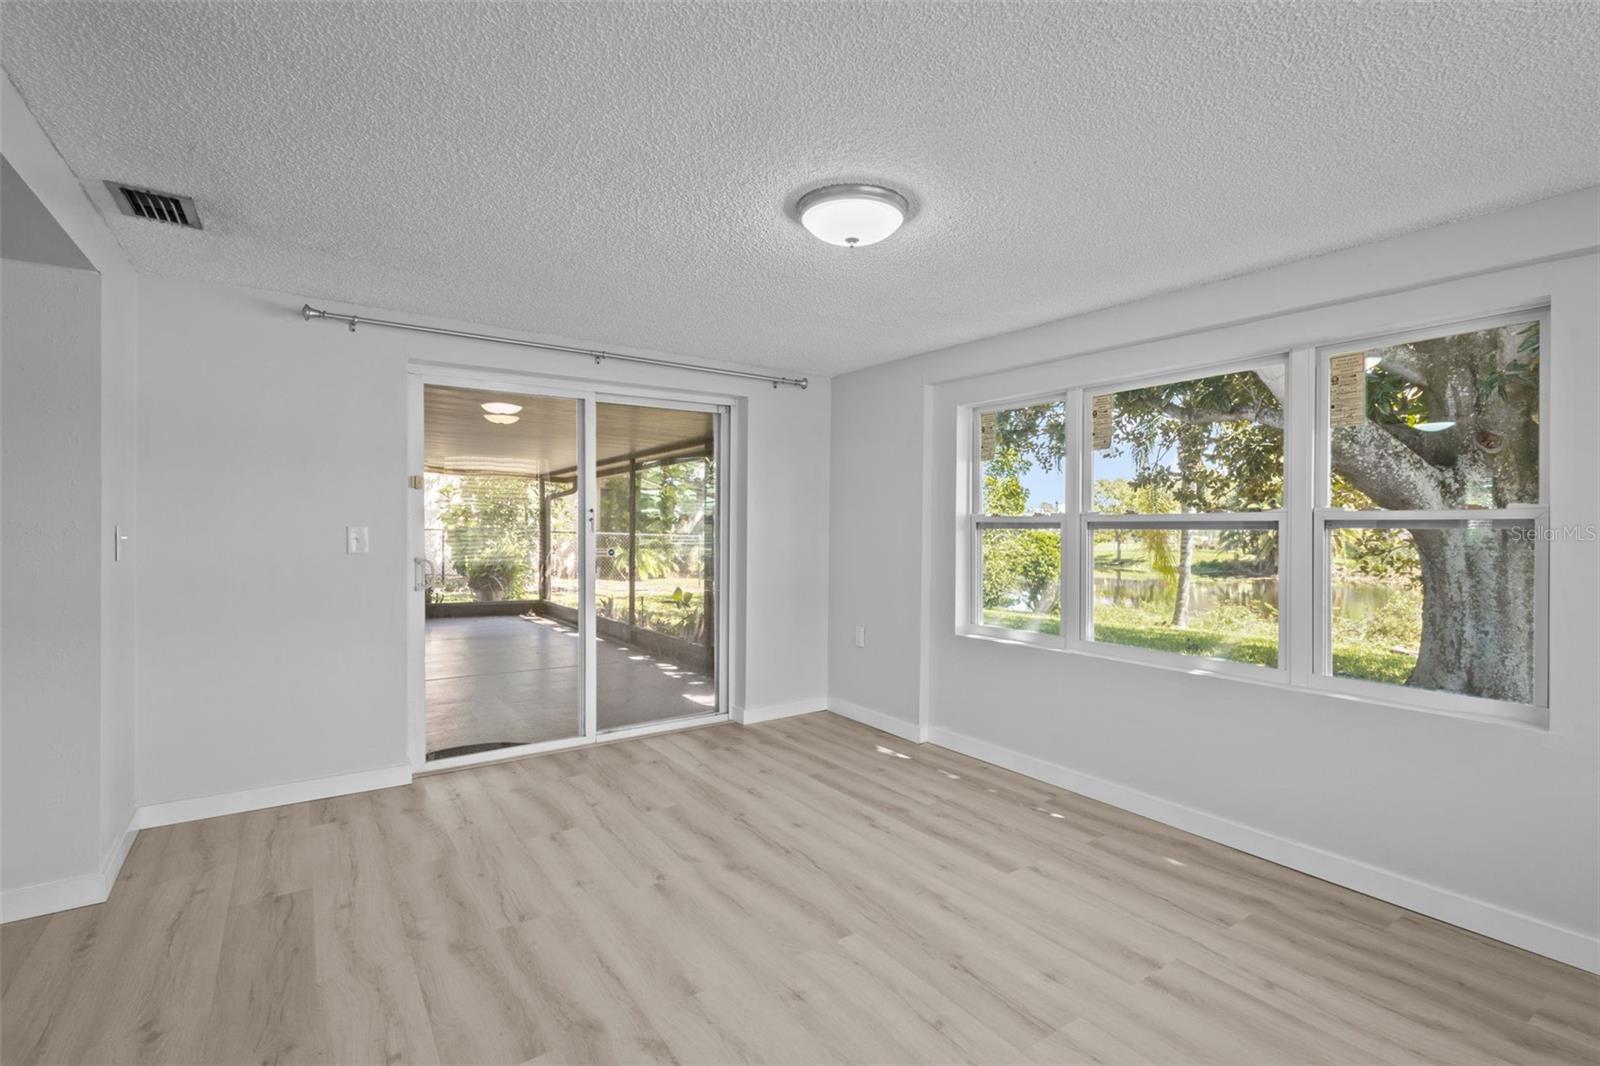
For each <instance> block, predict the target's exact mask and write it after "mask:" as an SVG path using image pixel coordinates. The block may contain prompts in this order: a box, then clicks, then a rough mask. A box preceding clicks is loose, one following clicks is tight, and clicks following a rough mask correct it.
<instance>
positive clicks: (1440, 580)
mask: <svg viewBox="0 0 1600 1066" xmlns="http://www.w3.org/2000/svg"><path fill="white" fill-rule="evenodd" d="M1539 347H1540V338H1539V327H1538V324H1537V323H1536V322H1535V323H1529V324H1527V325H1523V326H1520V327H1501V328H1496V329H1488V330H1477V331H1473V332H1469V333H1461V334H1455V335H1452V336H1447V337H1440V338H1435V339H1431V340H1425V341H1417V342H1412V343H1408V344H1402V345H1395V346H1391V347H1386V348H1381V349H1375V350H1373V351H1371V352H1368V353H1366V355H1367V367H1368V369H1367V375H1366V376H1367V420H1366V421H1365V422H1364V423H1362V424H1361V425H1358V426H1347V427H1340V428H1337V429H1335V430H1334V432H1333V434H1332V439H1331V461H1332V467H1333V475H1334V484H1333V486H1332V488H1333V493H1334V497H1335V499H1336V500H1339V501H1345V502H1352V503H1354V504H1355V505H1357V506H1362V505H1367V506H1376V507H1378V508H1382V509H1385V510H1471V509H1474V508H1490V507H1505V506H1508V505H1510V504H1516V503H1526V502H1533V501H1535V500H1537V499H1538V484H1539V452H1538V448H1539V425H1538V420H1539ZM1283 386H1284V382H1283V373H1282V370H1281V369H1274V370H1272V371H1264V372H1261V373H1254V372H1245V373H1237V374H1225V375H1217V376H1214V377H1210V378H1204V379H1200V380H1198V381H1189V382H1180V383H1175V384H1172V385H1163V386H1158V387H1156V388H1152V389H1140V390H1131V391H1129V392H1123V393H1119V394H1118V395H1117V398H1116V410H1115V419H1116V427H1117V438H1118V440H1119V441H1126V442H1128V444H1129V446H1131V447H1133V448H1134V449H1135V458H1136V462H1137V464H1138V466H1139V468H1140V475H1139V477H1136V478H1135V479H1134V480H1135V484H1139V483H1140V482H1141V481H1143V482H1145V483H1149V484H1154V483H1158V482H1159V483H1165V484H1169V485H1170V486H1171V487H1172V491H1173V492H1174V494H1175V495H1176V497H1177V499H1178V500H1179V503H1180V505H1181V506H1182V508H1183V509H1184V510H1191V509H1196V508H1198V507H1204V508H1205V509H1208V510H1213V509H1214V510H1224V509H1225V510H1248V509H1252V508H1259V507H1275V506H1278V503H1279V501H1281V498H1282V496H1281V492H1282V488H1281V477H1282V469H1281V463H1280V460H1279V457H1280V456H1281V454H1282V451H1281V449H1282V430H1283V413H1282V412H1283V406H1282V396H1283ZM1174 452H1175V453H1176V462H1175V463H1171V464H1169V463H1168V462H1166V460H1165V457H1166V456H1169V455H1171V454H1172V453H1174ZM1197 457H1198V459H1197ZM1409 532H1410V538H1411V541H1412V542H1413V544H1414V546H1415V551H1416V556H1417V560H1418V567H1419V571H1420V577H1421V585H1422V591H1423V600H1422V602H1423V607H1422V638H1421V645H1420V650H1419V653H1418V658H1417V663H1416V666H1415V668H1414V669H1413V670H1412V673H1411V676H1410V679H1409V682H1408V683H1409V684H1411V685H1414V686H1418V687H1423V688H1430V689H1444V690H1448V691H1457V692H1466V693H1470V694H1473V695H1477V696H1484V697H1488V698H1491V699H1502V700H1511V701H1515V702H1524V703H1525V702H1528V701H1530V700H1531V699H1532V698H1533V692H1532V678H1531V671H1530V670H1529V669H1528V664H1529V663H1530V662H1532V661H1533V653H1534V649H1533V645H1532V641H1533V623H1532V620H1533V595H1534V587H1535V586H1534V581H1533V566H1534V553H1533V552H1532V551H1531V550H1528V548H1527V546H1526V545H1527V542H1526V541H1522V542H1520V543H1519V542H1518V541H1517V539H1516V535H1515V534H1516V531H1494V530H1486V531H1479V530H1471V531H1463V530H1461V529H1427V528H1415V529H1411V530H1410V531H1409ZM1180 572H1181V571H1180Z"/></svg>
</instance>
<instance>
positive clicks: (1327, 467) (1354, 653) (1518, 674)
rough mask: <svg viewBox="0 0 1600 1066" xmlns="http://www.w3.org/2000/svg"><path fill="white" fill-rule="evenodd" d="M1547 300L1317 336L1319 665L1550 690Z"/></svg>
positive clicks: (1374, 681) (1399, 679)
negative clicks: (1469, 318) (1460, 317)
mask: <svg viewBox="0 0 1600 1066" xmlns="http://www.w3.org/2000/svg"><path fill="white" fill-rule="evenodd" d="M1547 317H1548V316H1547V314H1546V313H1545V312H1542V311H1541V312H1523V313H1521V314H1513V315H1503V316H1499V317H1497V318H1492V319H1485V320H1482V321H1477V322H1467V323H1460V324H1457V325H1453V326H1449V327H1446V328H1443V329H1432V330H1423V331H1417V332H1413V333H1405V334H1397V335H1392V336H1387V337H1375V338H1369V339H1366V340H1362V341H1357V342H1352V343H1346V344H1338V345H1333V346H1329V347H1325V348H1323V349H1321V350H1320V351H1318V353H1317V361H1318V371H1319V374H1318V377H1319V383H1320V388H1321V391H1322V397H1323V402H1321V403H1319V404H1318V408H1319V410H1320V411H1321V417H1320V419H1319V425H1318V469H1319V481H1320V485H1319V486H1318V493H1319V496H1320V499H1319V500H1318V504H1319V506H1318V507H1317V521H1316V528H1317V538H1318V542H1319V543H1318V545H1317V558H1318V575H1317V576H1318V581H1319V586H1320V587H1319V590H1318V591H1319V596H1318V602H1319V609H1318V612H1317V613H1318V617H1317V620H1316V624H1317V633H1318V639H1317V657H1318V661H1317V663H1316V673H1317V675H1318V677H1319V678H1325V679H1329V680H1331V681H1332V682H1334V684H1335V686H1336V687H1342V688H1347V689H1350V690H1352V691H1366V692H1369V693H1373V694H1378V695H1382V694H1384V689H1385V688H1387V689H1388V691H1389V692H1393V691H1394V687H1396V686H1403V687H1404V689H1405V690H1408V692H1409V693H1410V694H1411V696H1412V698H1413V700H1414V701H1415V702H1419V703H1422V704H1424V705H1435V706H1444V707H1448V706H1451V705H1459V703H1460V702H1461V701H1460V700H1459V698H1457V699H1452V698H1451V697H1472V698H1474V699H1476V700H1490V701H1495V702H1497V703H1499V704H1502V705H1512V706H1522V707H1529V708H1532V707H1538V706H1541V705H1544V704H1545V703H1546V699H1545V691H1544V688H1545V674H1546V669H1545V659H1544V657H1545V641H1544V633H1543V627H1544V625H1545V615H1546V611H1545V589H1546V579H1545V569H1546V566H1547V562H1546V560H1547V556H1548V543H1547V541H1546V539H1545V538H1544V536H1542V531H1543V530H1544V529H1545V528H1546V526H1547V522H1548V518H1549V508H1548V506H1547V500H1546V497H1545V484H1546V477H1545V466H1544V463H1543V462H1542V461H1541V455H1540V453H1541V442H1542V436H1543V425H1542V422H1541V419H1540V412H1541V410H1542V409H1543V407H1544V406H1545V405H1543V404H1542V403H1541V399H1542V396H1541V393H1542V390H1543V385H1542V382H1543V377H1542V376H1541V374H1540V356H1541V351H1540V349H1541V343H1542V339H1543V338H1544V337H1546V336H1548V335H1549V330H1548V328H1547Z"/></svg>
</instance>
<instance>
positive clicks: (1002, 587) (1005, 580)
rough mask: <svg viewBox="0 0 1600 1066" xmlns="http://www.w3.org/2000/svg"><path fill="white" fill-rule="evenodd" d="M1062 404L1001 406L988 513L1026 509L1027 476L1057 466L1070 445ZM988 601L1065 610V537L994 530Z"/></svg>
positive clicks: (987, 554)
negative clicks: (1061, 598)
mask: <svg viewBox="0 0 1600 1066" xmlns="http://www.w3.org/2000/svg"><path fill="white" fill-rule="evenodd" d="M1065 440H1066V437H1065V415H1064V411H1063V410H1062V405H1061V404H1059V403H1057V404H1047V405H1040V406H1038V407H1032V408H1020V409H1014V410H1010V411H1001V412H999V413H998V415H997V417H996V427H995V448H994V455H993V456H992V457H991V458H990V459H989V460H988V461H987V462H986V463H985V465H984V471H983V475H984V476H983V506H984V510H985V511H986V512H987V513H989V514H1023V513H1025V512H1026V511H1027V506H1028V493H1027V490H1026V489H1025V488H1024V487H1023V484H1022V476H1023V475H1024V474H1026V473H1027V472H1028V471H1029V470H1031V469H1032V468H1033V464H1035V463H1039V464H1040V465H1042V466H1044V467H1046V468H1047V469H1048V468H1050V467H1058V466H1060V464H1061V458H1062V454H1063V450H1064V446H1065ZM982 580H983V605H984V606H985V607H989V608H1006V607H1012V606H1015V605H1016V601H1017V599H1018V597H1019V596H1020V597H1021V600H1022V604H1021V606H1023V607H1026V609H1027V610H1028V611H1030V612H1034V613H1048V612H1051V611H1054V610H1059V609H1060V603H1059V602H1058V596H1057V593H1058V592H1059V590H1060V588H1061V540H1060V537H1059V534H1055V533H1052V532H1051V531H1048V530H1042V529H997V530H989V531H988V532H986V533H985V535H984V541H983V579H982Z"/></svg>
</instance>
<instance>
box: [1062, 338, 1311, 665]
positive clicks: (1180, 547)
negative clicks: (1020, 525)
mask: <svg viewBox="0 0 1600 1066" xmlns="http://www.w3.org/2000/svg"><path fill="white" fill-rule="evenodd" d="M1286 370H1287V362H1286V359H1284V358H1277V359H1272V360H1268V361H1266V362H1262V363H1256V364H1248V365H1243V366H1240V367H1238V368H1233V369H1226V370H1222V371H1219V372H1212V373H1207V374H1205V375H1204V376H1197V377H1192V378H1187V379H1183V380H1176V381H1173V380H1165V381H1157V382H1152V383H1149V384H1141V385H1136V386H1133V387H1119V388H1116V389H1114V390H1099V389H1091V390H1086V391H1085V393H1084V395H1083V404H1084V408H1085V409H1084V418H1083V425H1084V431H1085V432H1084V436H1085V438H1086V440H1085V444H1086V447H1085V455H1086V460H1085V467H1086V471H1085V473H1086V477H1085V479H1084V481H1085V488H1086V493H1085V495H1086V498H1085V499H1084V501H1083V513H1082V519H1081V521H1082V527H1081V528H1082V533H1081V538H1080V543H1081V544H1082V556H1083V560H1082V562H1083V579H1082V582H1081V583H1080V585H1079V588H1080V589H1081V596H1082V599H1081V602H1082V604H1083V618H1084V634H1083V635H1084V639H1085V640H1087V641H1090V642H1093V643H1095V644H1100V645H1115V646H1117V647H1119V648H1124V649H1130V650H1133V649H1138V650H1139V651H1141V652H1155V653H1158V654H1160V653H1167V654H1176V655H1183V656H1190V657H1199V658H1207V659H1218V660H1224V661H1227V662H1234V663H1248V664H1251V665H1253V666H1255V667H1265V668H1269V669H1277V668H1278V667H1279V665H1280V662H1281V656H1280V655H1279V644H1280V641H1279V630H1280V619H1279V612H1278V604H1279V596H1278V589H1279V578H1278V567H1279V555H1280V552H1279V545H1280V543H1281V540H1282V537H1283V528H1282V527H1283V469H1284V465H1283V454H1284V449H1283V441H1284V390H1285V383H1286V380H1287V373H1286ZM1135 654H1136V655H1138V652H1136V653H1135Z"/></svg>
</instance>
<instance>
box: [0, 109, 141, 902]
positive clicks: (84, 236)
mask: <svg viewBox="0 0 1600 1066" xmlns="http://www.w3.org/2000/svg"><path fill="white" fill-rule="evenodd" d="M0 151H3V152H4V154H5V157H6V160H7V161H8V162H10V163H11V165H12V166H13V167H14V168H15V170H16V172H17V174H18V176H20V177H21V178H22V179H23V181H25V182H26V183H27V185H28V188H29V189H30V190H31V191H32V192H33V194H34V196H35V197H37V199H38V201H39V202H40V203H41V204H42V205H43V206H44V208H45V209H46V210H47V211H48V212H49V214H50V216H51V218H52V219H53V220H54V223H55V224H56V225H58V226H59V227H60V228H61V230H62V231H63V232H64V233H65V235H66V237H67V238H68V239H70V241H71V243H73V244H75V245H76V246H77V248H78V249H79V250H80V251H81V252H82V253H83V254H84V255H85V256H86V257H87V259H88V260H89V262H90V263H91V264H92V265H93V267H94V269H95V271H97V272H98V274H99V280H98V297H97V303H98V312H97V314H96V315H95V316H94V317H95V319H96V321H97V329H98V340H97V348H96V360H97V366H96V370H95V375H94V379H93V381H92V382H88V383H87V388H88V389H89V391H88V392H85V393H80V394H78V395H77V396H76V397H75V401H74V402H75V403H76V409H77V411H78V412H79V413H80V416H81V417H85V418H89V419H92V420H95V421H97V423H98V432H97V447H98V452H97V454H96V455H95V456H94V461H93V464H92V469H93V470H94V480H95V481H96V495H95V496H94V497H93V503H94V507H95V510H96V514H95V530H94V536H93V537H92V538H90V539H88V540H86V541H85V542H83V544H82V545H80V546H79V554H77V555H75V557H74V560H75V565H76V567H77V569H78V570H79V571H80V572H83V573H95V574H97V575H98V578H97V582H98V584H97V588H96V590H95V593H94V595H92V596H90V597H88V598H87V599H86V600H84V601H83V602H81V603H80V605H79V610H80V612H81V616H82V618H83V619H85V620H87V621H86V624H91V625H93V626H95V627H96V628H97V629H98V634H99V636H98V661H97V662H93V663H88V662H85V663H84V664H83V670H82V676H84V677H93V678H96V679H97V682H98V690H97V695H96V699H97V702H98V735H97V737H96V738H95V742H94V744H92V745H90V746H89V747H88V748H87V749H86V751H87V752H88V754H89V758H90V760H91V761H90V762H89V763H87V764H83V765H80V766H78V767H77V769H78V770H79V771H81V773H82V775H83V776H80V777H74V778H71V779H64V780H62V781H61V782H59V785H60V787H62V788H70V789H73V790H75V792H76V793H77V794H78V795H79V796H81V797H85V798H87V799H88V801H89V802H91V803H93V804H95V807H96V811H97V815H96V818H95V819H94V822H93V825H92V827H89V828H87V829H83V827H76V826H75V827H73V829H72V831H73V832H74V833H76V832H78V831H79V830H80V829H82V831H84V832H87V833H88V834H89V835H88V839H87V842H86V843H84V844H79V843H78V842H77V841H74V842H73V843H72V844H71V845H70V846H71V849H72V851H73V854H74V855H77V856H79V858H80V860H81V868H80V869H77V870H75V871H72V872H71V874H70V876H67V877H66V878H65V879H64V880H53V881H45V882H35V881H32V880H30V878H31V876H32V875H29V874H24V873H20V872H16V871H18V870H20V869H21V867H22V866H25V865H26V863H25V861H24V860H23V857H22V856H23V852H22V851H21V850H20V848H21V845H20V844H18V843H17V838H13V837H11V832H10V831H11V830H12V829H13V828H14V827H15V826H16V825H18V824H21V823H22V822H26V821H28V820H29V819H30V817H31V818H34V819H37V822H36V823H35V824H36V827H37V829H38V831H39V832H41V833H54V834H65V833H66V832H68V830H67V828H66V827H65V826H61V825H56V824H54V823H52V822H50V821H49V820H48V819H47V818H46V816H45V814H44V813H43V812H42V811H40V812H35V813H34V814H32V815H30V813H29V811H30V807H29V805H28V804H27V803H26V802H24V803H22V804H21V805H20V806H19V805H14V804H12V803H11V802H10V798H11V797H10V796H8V797H7V800H8V802H7V804H6V808H7V812H6V813H7V823H6V824H7V828H8V833H7V839H6V840H5V842H4V845H3V852H0V861H3V862H4V863H5V864H6V865H7V866H8V868H9V869H10V870H11V871H12V872H13V873H14V876H11V877H8V879H7V880H6V886H7V887H6V891H5V894H4V898H3V900H0V905H3V909H4V914H5V917H7V918H14V917H23V916H26V914H28V913H41V912H42V911H44V910H51V909H59V908H60V907H65V906H80V905H82V904H84V903H90V902H95V901H96V900H97V899H103V898H105V892H106V890H108V888H109V884H110V881H111V880H112V879H114V878H115V876H116V872H117V869H118V868H119V867H120V864H121V861H122V857H123V855H125V854H126V849H127V847H128V845H129V844H130V843H131V842H132V832H131V823H132V819H133V815H134V747H135V744H134V729H135V719H134V698H135V678H136V675H137V656H136V647H137V632H136V630H135V618H134V611H133V603H134V598H135V596H136V593H137V550H136V548H135V547H134V546H133V544H132V543H131V542H130V544H129V546H128V547H129V550H128V551H126V552H125V553H124V557H123V561H122V562H120V563H117V562H114V561H113V558H112V556H113V553H112V530H113V528H114V527H116V526H118V525H120V526H121V527H122V528H123V529H124V530H125V531H126V532H128V533H129V534H130V536H131V535H133V534H134V533H135V532H136V529H135V527H136V525H137V485H136V483H135V478H134V465H133V426H134V421H135V412H134V379H135V376H136V373H137V363H138V360H137V350H136V347H135V345H136V340H137V338H136V328H135V326H136V323H137V320H138V303H137V300H138V292H137V281H136V278H135V275H134V273H133V270H132V268H131V267H130V266H129V264H128V262H127V259H126V257H125V256H124V255H123V254H122V249H121V248H120V247H119V246H118V245H117V242H116V240H115V238H113V237H112V235H111V231H110V230H109V229H108V228H107V227H106V225H105V223H104V221H103V220H102V219H101V218H100V216H99V214H98V213H97V212H96V211H95V209H94V207H93V205H92V204H90V202H89V199H88V197H87V196H86V195H85V194H84V191H83V188H82V186H81V184H80V183H79V181H78V179H77V177H76V176H75V175H73V173H72V172H71V170H70V169H69V168H68V167H67V165H66V163H65V162H64V161H63V160H62V159H61V157H60V156H59V155H58V154H57V153H56V151H55V147H54V146H53V145H52V144H51V143H50V141H49V138H47V137H46V136H45V134H44V131H43V130H41V129H40V128H39V126H38V124H37V123H36V122H35V121H34V119H33V116H32V115H31V114H30V113H29V112H28V109H27V106H26V104H25V103H24V102H23V100H22V98H21V96H20V95H19V94H18V93H17V91H16V88H15V86H13V85H12V84H11V82H10V80H9V79H8V78H4V77H0ZM25 306H26V305H25V303H24V302H23V301H22V300H20V299H18V300H17V301H16V302H13V301H12V299H10V298H9V297H8V298H7V299H6V307H5V313H6V315H7V317H8V319H9V317H10V316H11V315H12V314H13V313H14V312H15V310H16V309H17V308H22V307H25ZM37 428H39V429H41V430H42V429H43V428H45V427H37ZM39 444H40V442H39V441H38V440H37V438H34V437H30V438H29V440H28V443H27V445H26V446H27V447H37V446H38V445H39ZM61 473H62V475H63V476H64V477H72V478H75V477H78V476H79V475H78V473H75V472H70V471H65V470H63V471H62V472H61ZM83 476H85V477H87V474H84V475H83ZM12 563H13V560H12V559H11V557H10V552H9V550H8V553H7V565H8V567H9V566H10V565H12ZM16 564H17V565H19V566H25V565H26V560H22V559H19V560H17V561H16ZM6 598H7V603H8V605H9V604H10V603H11V601H12V600H13V598H14V597H13V596H12V593H11V590H10V589H7V594H6ZM12 634H13V631H12V629H11V623H10V621H9V619H8V621H7V632H6V633H5V634H4V636H3V637H0V640H8V639H10V638H11V636H12ZM0 716H3V725H4V727H6V728H9V725H10V723H11V718H12V710H11V708H10V706H9V705H4V706H0ZM74 743H75V744H76V743H77V738H74ZM11 754H12V753H11V752H10V749H9V748H8V757H10V756H11ZM83 856H90V857H91V858H92V861H90V860H86V859H83ZM13 863H18V864H20V865H18V866H13V865H12V864H13Z"/></svg>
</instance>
